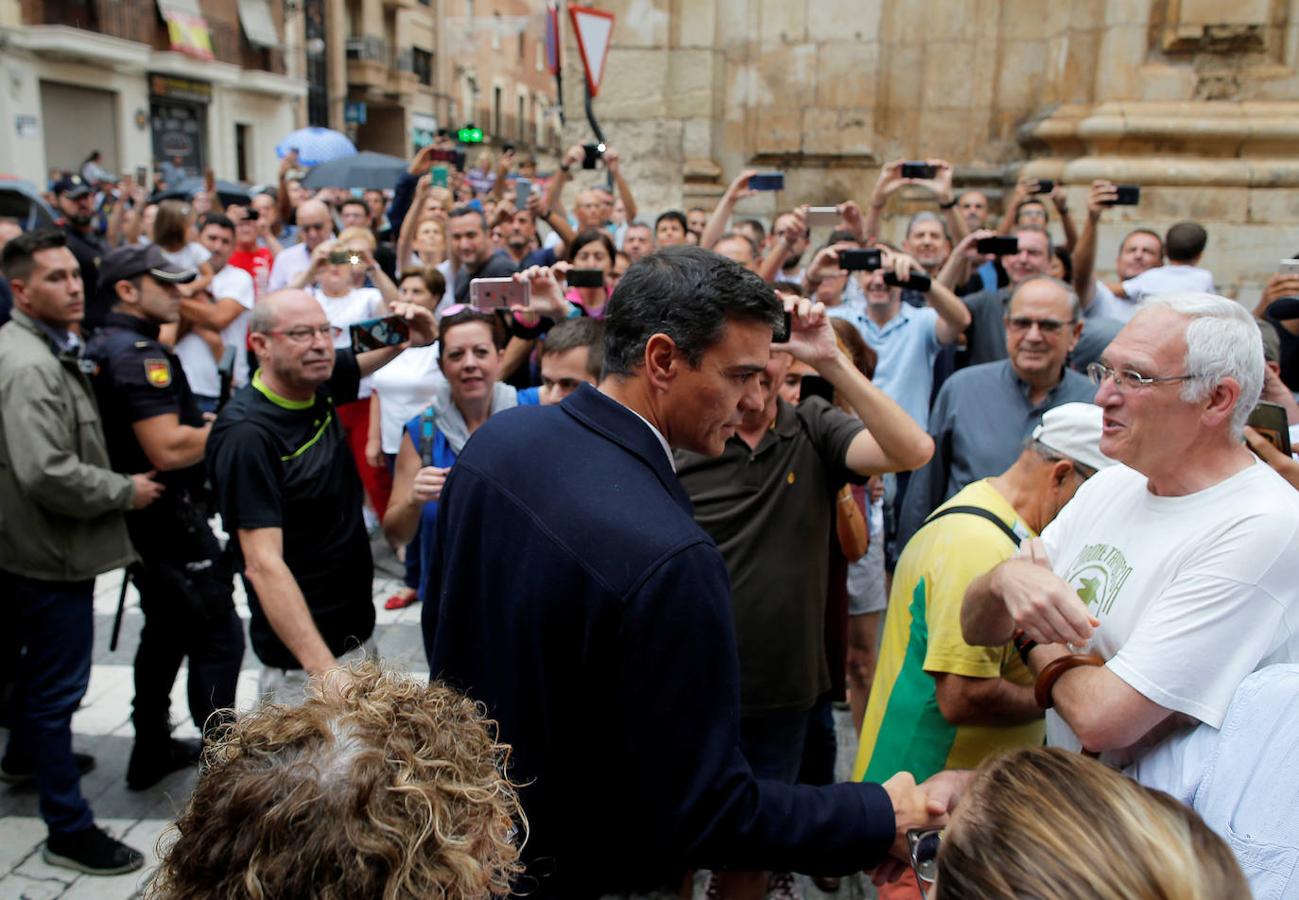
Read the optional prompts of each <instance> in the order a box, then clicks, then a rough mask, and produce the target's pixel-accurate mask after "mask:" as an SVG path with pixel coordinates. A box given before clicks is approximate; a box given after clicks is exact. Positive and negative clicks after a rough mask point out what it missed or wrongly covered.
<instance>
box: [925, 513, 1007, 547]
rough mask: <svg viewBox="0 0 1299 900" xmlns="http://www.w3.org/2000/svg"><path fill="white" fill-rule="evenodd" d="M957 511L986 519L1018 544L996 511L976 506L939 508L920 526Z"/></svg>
mask: <svg viewBox="0 0 1299 900" xmlns="http://www.w3.org/2000/svg"><path fill="white" fill-rule="evenodd" d="M957 513H964V514H965V515H967V516H978V517H979V518H980V519H987V520H988V521H989V522H991V523H992V524H993V525H996V526H997V527H998V528H1000V529H1001V530H1002V533H1003V534H1005V535H1006V537H1008V538H1010V539H1011V540H1012V541H1014V542H1015V546H1016V547H1018V546H1019V541H1020V537H1019V535H1017V534H1016V533H1015V530H1014V529H1013V528H1011V527H1010V526H1009V525H1007V524H1006V523H1005V522H1003V521H1002V520H1001V517H1000V516H998V515H997V514H996V513H991V512H989V511H988V510H986V509H983V508H981V507H978V506H949V507H947V508H946V509H940V510H938V512H936V513H933V514H932V515H930V517H929V518H927V519H925V521H924V522H922V523H921V525H920V528H924V527H925V526H926V525H928V524H929V523H930V522H932V521H934V520H935V519H941V518H942V517H943V516H951V515H955V514H957ZM916 530H917V531H919V530H920V529H919V528H918V529H916Z"/></svg>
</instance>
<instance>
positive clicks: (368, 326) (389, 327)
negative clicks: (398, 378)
mask: <svg viewBox="0 0 1299 900" xmlns="http://www.w3.org/2000/svg"><path fill="white" fill-rule="evenodd" d="M348 331H350V332H351V335H352V350H353V351H354V352H356V353H364V352H365V351H366V350H381V349H383V348H384V347H393V346H396V345H397V344H400V343H402V342H404V341H405V340H407V339H408V338H409V337H410V325H409V324H408V323H407V322H406V320H405V319H403V318H402V317H401V316H385V317H384V318H382V319H366V320H365V321H363V322H356V323H354V324H353V325H352V326H351V327H350V328H349V329H348Z"/></svg>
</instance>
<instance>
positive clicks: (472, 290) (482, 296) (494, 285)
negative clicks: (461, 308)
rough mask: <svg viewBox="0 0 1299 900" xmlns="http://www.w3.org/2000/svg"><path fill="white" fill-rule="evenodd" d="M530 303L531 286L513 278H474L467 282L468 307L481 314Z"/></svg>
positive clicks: (524, 305)
mask: <svg viewBox="0 0 1299 900" xmlns="http://www.w3.org/2000/svg"><path fill="white" fill-rule="evenodd" d="M531 303H532V285H531V284H530V283H529V282H527V281H515V280H514V279H513V278H475V279H474V280H473V281H471V282H469V305H470V306H472V307H473V308H474V309H477V310H481V311H483V312H490V311H492V310H497V309H510V308H511V307H526V306H528V305H529V304H531Z"/></svg>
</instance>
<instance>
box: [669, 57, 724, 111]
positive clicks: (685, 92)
mask: <svg viewBox="0 0 1299 900" xmlns="http://www.w3.org/2000/svg"><path fill="white" fill-rule="evenodd" d="M720 65H721V59H720V54H718V53H716V52H715V51H712V50H673V51H672V53H671V55H670V57H669V59H668V64H667V76H668V83H667V91H666V92H665V94H664V101H665V105H666V114H667V115H669V116H672V117H674V118H690V117H692V116H711V115H713V104H714V100H715V98H716V97H717V89H718V87H719V86H720V78H721V73H720V71H719V68H720Z"/></svg>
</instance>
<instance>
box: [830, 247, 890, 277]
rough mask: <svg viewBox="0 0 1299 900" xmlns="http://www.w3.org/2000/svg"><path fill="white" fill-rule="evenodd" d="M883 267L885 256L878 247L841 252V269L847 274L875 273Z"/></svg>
mask: <svg viewBox="0 0 1299 900" xmlns="http://www.w3.org/2000/svg"><path fill="white" fill-rule="evenodd" d="M883 267H884V254H883V253H882V252H881V251H880V249H879V248H878V247H869V248H866V249H863V250H840V251H839V268H840V269H843V270H844V271H845V272H874V271H875V270H876V269H881V268H883Z"/></svg>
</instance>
